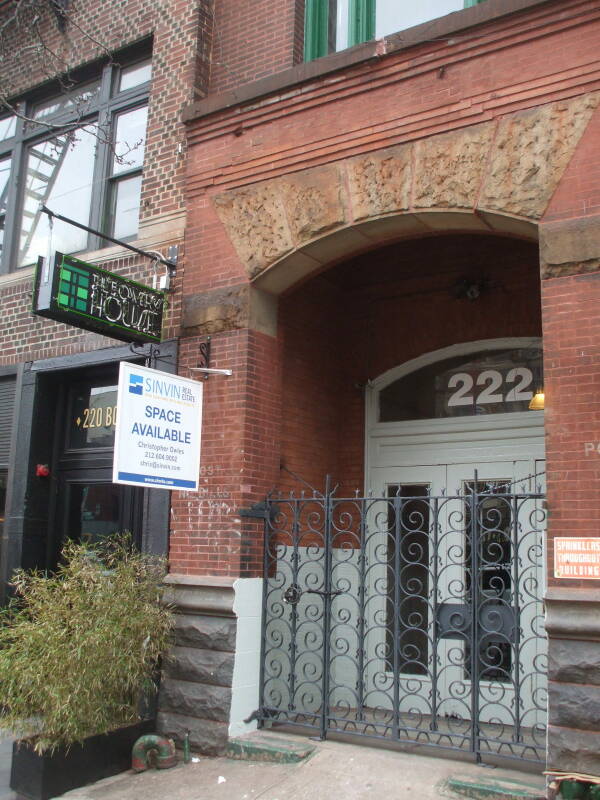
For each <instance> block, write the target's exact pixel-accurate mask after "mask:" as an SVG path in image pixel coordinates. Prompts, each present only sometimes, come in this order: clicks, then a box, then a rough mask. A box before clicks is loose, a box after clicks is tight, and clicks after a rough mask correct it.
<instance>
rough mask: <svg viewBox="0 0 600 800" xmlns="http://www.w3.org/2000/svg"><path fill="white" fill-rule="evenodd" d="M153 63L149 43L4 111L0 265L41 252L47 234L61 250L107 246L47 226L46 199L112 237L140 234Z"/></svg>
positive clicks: (11, 265)
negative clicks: (69, 85)
mask: <svg viewBox="0 0 600 800" xmlns="http://www.w3.org/2000/svg"><path fill="white" fill-rule="evenodd" d="M127 62H129V63H127ZM151 70H152V66H151V60H150V58H149V57H148V55H147V48H145V52H144V51H138V52H137V53H136V54H135V55H133V56H132V57H131V58H127V59H125V58H122V59H119V58H118V57H117V58H115V60H114V61H112V62H111V63H109V64H105V65H99V67H98V69H97V70H96V77H94V76H92V78H91V79H90V73H89V72H88V75H87V79H86V80H82V81H81V83H80V84H79V85H78V86H77V87H76V88H75V89H73V90H72V91H70V92H68V93H66V92H64V91H62V92H61V91H57V92H56V93H55V94H48V95H46V96H40V95H38V96H35V97H31V98H29V99H28V100H25V101H23V102H21V103H20V104H19V106H18V109H17V114H13V115H5V116H3V117H0V267H1V270H2V272H7V271H9V270H10V269H15V268H17V269H18V268H20V267H25V266H28V265H30V264H34V263H35V262H36V260H37V257H38V256H40V255H44V256H45V255H46V254H47V252H48V246H49V237H50V233H52V249H54V250H60V251H61V252H64V253H74V252H78V251H82V250H86V249H92V248H97V247H102V246H104V244H105V242H104V240H102V239H99V237H96V236H93V235H91V234H88V233H87V232H86V231H83V230H80V229H78V228H75V227H73V226H71V225H68V224H67V223H64V222H60V221H59V220H55V221H54V224H53V226H52V231H51V230H50V225H49V221H48V217H47V215H46V214H44V213H43V212H42V211H41V206H42V205H46V206H47V207H48V208H50V209H51V210H52V211H54V212H56V213H57V214H62V215H64V216H66V217H69V218H70V219H73V220H75V221H76V222H79V223H81V224H83V225H87V226H89V227H92V228H94V229H97V230H101V231H102V232H104V233H107V234H108V235H110V236H114V237H116V238H118V239H130V238H133V237H135V236H136V234H137V231H138V217H139V207H140V192H141V184H142V168H143V162H144V144H145V138H146V123H147V116H148V105H147V103H148V92H149V86H150V79H151Z"/></svg>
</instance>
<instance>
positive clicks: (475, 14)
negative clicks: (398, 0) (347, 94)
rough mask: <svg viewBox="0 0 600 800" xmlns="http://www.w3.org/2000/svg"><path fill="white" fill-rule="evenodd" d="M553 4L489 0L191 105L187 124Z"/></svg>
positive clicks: (186, 108)
mask: <svg viewBox="0 0 600 800" xmlns="http://www.w3.org/2000/svg"><path fill="white" fill-rule="evenodd" d="M549 2H552V0H486V2H485V3H482V4H481V5H476V6H472V7H471V8H465V9H463V10H461V11H455V12H453V13H451V14H447V15H445V16H443V17H439V18H438V19H433V20H430V21H429V22H424V23H422V24H421V25H415V26H414V27H413V28H407V29H406V30H404V31H400V32H399V33H394V34H392V35H390V36H386V37H384V38H383V39H375V40H373V41H370V42H364V43H363V44H359V45H356V46H355V47H350V48H348V49H347V50H341V51H340V52H338V53H331V55H328V56H323V57H322V58H317V59H315V60H314V61H309V62H307V63H303V64H298V65H297V66H295V67H291V68H290V69H286V70H284V71H283V72H279V73H277V74H275V75H269V77H267V78H262V79H261V80H258V81H254V82H252V83H247V84H244V85H242V86H240V87H238V88H236V89H231V90H229V91H227V92H222V93H220V94H215V95H212V96H209V97H206V98H204V99H202V100H198V101H196V102H195V103H191V104H189V105H187V106H184V108H183V114H182V119H183V122H192V121H193V120H196V119H200V118H202V117H206V116H208V115H209V114H215V113H216V112H218V111H224V110H226V109H228V108H232V107H234V106H239V105H242V104H244V103H250V102H252V101H255V100H258V99H259V98H262V97H265V96H267V95H270V94H274V93H276V92H282V91H287V90H289V89H290V88H291V87H293V86H296V85H298V84H301V83H306V82H308V81H313V80H316V79H318V78H321V77H323V76H325V75H329V74H331V73H333V72H338V71H340V70H343V69H347V68H348V67H352V66H355V65H357V64H362V63H368V62H369V61H372V60H378V59H380V58H382V57H384V56H388V55H392V54H394V53H398V52H400V51H402V50H407V49H408V48H410V47H415V46H416V45H420V44H424V43H426V42H430V41H431V40H432V39H440V38H444V37H447V36H452V35H453V34H456V33H458V32H459V31H463V30H465V29H466V28H471V27H473V26H475V25H482V24H484V23H487V22H493V21H494V20H496V19H500V18H502V17H506V16H508V15H510V14H515V13H518V12H520V11H526V10H527V9H529V8H535V7H536V6H541V5H545V4H548V3H549Z"/></svg>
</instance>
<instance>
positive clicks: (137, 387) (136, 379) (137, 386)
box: [129, 375, 144, 394]
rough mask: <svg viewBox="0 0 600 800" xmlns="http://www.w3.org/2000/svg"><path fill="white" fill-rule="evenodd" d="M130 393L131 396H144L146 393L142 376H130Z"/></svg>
mask: <svg viewBox="0 0 600 800" xmlns="http://www.w3.org/2000/svg"><path fill="white" fill-rule="evenodd" d="M129 391H130V392H131V394H143V393H144V379H143V378H142V376H141V375H130V376H129Z"/></svg>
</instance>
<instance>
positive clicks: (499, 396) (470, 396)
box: [448, 367, 533, 406]
mask: <svg viewBox="0 0 600 800" xmlns="http://www.w3.org/2000/svg"><path fill="white" fill-rule="evenodd" d="M532 383H533V372H532V371H531V370H530V369H528V368H527V367H513V369H510V370H509V371H508V372H507V373H506V376H504V375H503V374H502V373H501V372H499V371H498V370H497V369H486V370H484V371H483V372H480V373H479V375H478V376H477V379H476V380H475V378H474V377H473V376H472V375H469V373H468V372H456V373H455V374H454V375H451V376H450V378H449V380H448V388H449V389H455V390H456V391H454V392H453V393H452V394H451V395H450V397H449V398H448V406H471V405H473V403H475V404H478V405H483V404H484V403H502V402H507V403H518V402H520V401H525V400H531V398H532V397H533V392H532V391H531V389H530V388H529V387H530V386H531V385H532ZM474 386H477V387H480V388H477V389H475V391H473V388H474Z"/></svg>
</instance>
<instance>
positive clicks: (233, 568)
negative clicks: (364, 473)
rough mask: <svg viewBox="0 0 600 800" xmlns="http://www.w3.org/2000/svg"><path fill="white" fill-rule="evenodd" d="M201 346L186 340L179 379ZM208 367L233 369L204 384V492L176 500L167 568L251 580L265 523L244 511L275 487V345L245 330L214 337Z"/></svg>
mask: <svg viewBox="0 0 600 800" xmlns="http://www.w3.org/2000/svg"><path fill="white" fill-rule="evenodd" d="M199 341H200V339H198V338H188V339H184V340H183V341H182V346H181V351H180V362H179V364H180V368H179V372H180V374H182V375H187V374H189V373H188V368H189V367H190V366H196V365H197V363H198V344H199ZM211 367H215V368H227V369H232V370H233V375H232V376H231V377H223V376H218V377H217V376H213V377H211V378H209V380H208V381H206V382H205V384H204V406H203V408H204V411H203V433H202V436H203V439H202V462H201V467H200V491H199V492H198V493H196V492H173V494H172V518H171V540H170V555H169V561H170V569H171V571H172V572H177V573H180V574H194V573H195V574H210V575H241V576H254V575H258V574H260V572H261V569H262V524H260V523H258V522H255V521H252V520H249V519H246V518H243V517H240V516H239V511H240V509H244V508H250V507H251V506H252V505H253V504H254V503H257V502H259V501H261V500H264V497H265V495H266V494H267V493H268V492H269V491H270V490H271V489H273V488H274V486H275V484H276V481H277V476H278V471H279V439H280V431H279V425H280V417H281V409H280V388H279V387H280V373H279V366H278V357H277V342H276V340H275V339H274V338H273V337H270V336H266V335H264V334H260V333H255V332H252V331H248V330H238V331H232V332H228V333H223V334H217V335H215V336H213V337H212V341H211Z"/></svg>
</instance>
